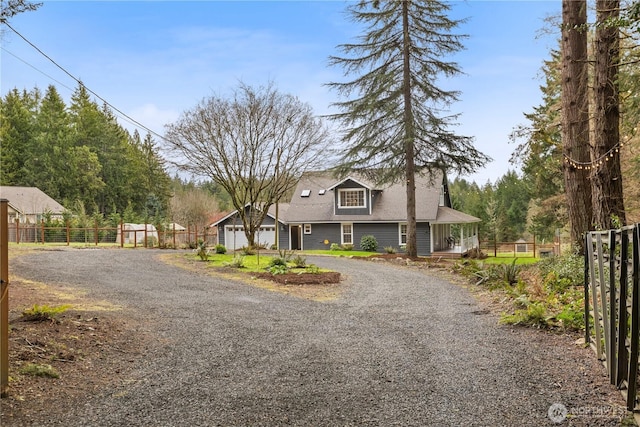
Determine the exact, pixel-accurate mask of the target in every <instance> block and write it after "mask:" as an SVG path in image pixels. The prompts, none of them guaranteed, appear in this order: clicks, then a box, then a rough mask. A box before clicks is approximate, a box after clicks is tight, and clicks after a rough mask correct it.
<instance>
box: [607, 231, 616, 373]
mask: <svg viewBox="0 0 640 427" xmlns="http://www.w3.org/2000/svg"><path fill="white" fill-rule="evenodd" d="M616 294H617V290H616V230H609V342H608V343H607V345H608V346H609V348H608V350H607V351H608V353H609V354H608V357H607V359H608V360H607V362H608V364H609V381H610V382H611V384H615V380H616V370H617V369H616V368H617V365H618V360H617V356H616V332H617V329H618V328H617V327H616V320H617V316H616Z"/></svg>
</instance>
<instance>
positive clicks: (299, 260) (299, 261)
mask: <svg viewBox="0 0 640 427" xmlns="http://www.w3.org/2000/svg"><path fill="white" fill-rule="evenodd" d="M291 263H292V264H293V265H294V267H297V268H304V267H306V266H307V259H306V258H305V257H303V256H300V255H296V256H295V257H293V258H292V259H291Z"/></svg>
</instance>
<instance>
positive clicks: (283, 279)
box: [252, 271, 340, 285]
mask: <svg viewBox="0 0 640 427" xmlns="http://www.w3.org/2000/svg"><path fill="white" fill-rule="evenodd" d="M252 276H254V277H258V278H260V279H267V280H272V281H274V282H276V283H280V284H281V285H328V284H334V283H340V273H338V272H336V271H327V272H320V273H294V272H291V273H285V274H272V273H268V272H264V273H253V274H252Z"/></svg>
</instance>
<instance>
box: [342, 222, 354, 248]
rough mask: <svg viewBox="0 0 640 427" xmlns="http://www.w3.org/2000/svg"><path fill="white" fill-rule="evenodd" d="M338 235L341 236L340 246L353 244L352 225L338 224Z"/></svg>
mask: <svg viewBox="0 0 640 427" xmlns="http://www.w3.org/2000/svg"><path fill="white" fill-rule="evenodd" d="M340 228H341V231H340V235H341V236H342V244H343V245H352V244H353V224H351V223H346V224H340Z"/></svg>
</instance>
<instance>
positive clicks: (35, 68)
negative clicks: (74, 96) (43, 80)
mask: <svg viewBox="0 0 640 427" xmlns="http://www.w3.org/2000/svg"><path fill="white" fill-rule="evenodd" d="M0 49H2V50H4V51H5V52H7V53H8V54H9V55H11V56H13V57H14V58H16V59H17V60H18V61H20V62H22V63H23V64H25V65H27V66H29V67H31V68H33V69H34V70H36V71H37V72H39V73H40V74H42V75H44V76H46V77H48V78H50V79H51V80H53V81H54V82H56V83H58V84H59V85H60V86H62V87H64V88H67V89H69V90H70V91H72V92H73V89H71V88H70V87H69V86H67V85H66V84H64V83H62V82H61V81H59V80H56V79H55V78H53V77H51V76H50V75H49V74H47V73H45V72H44V71H42V70H40V69H39V68H37V67H36V66H34V65H31V64H29V63H28V62H27V61H25V60H24V59H22V58H20V57H19V56H18V55H16V54H15V53H13V52H10V51H8V50H7V49H6V48H4V47H3V46H0Z"/></svg>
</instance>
